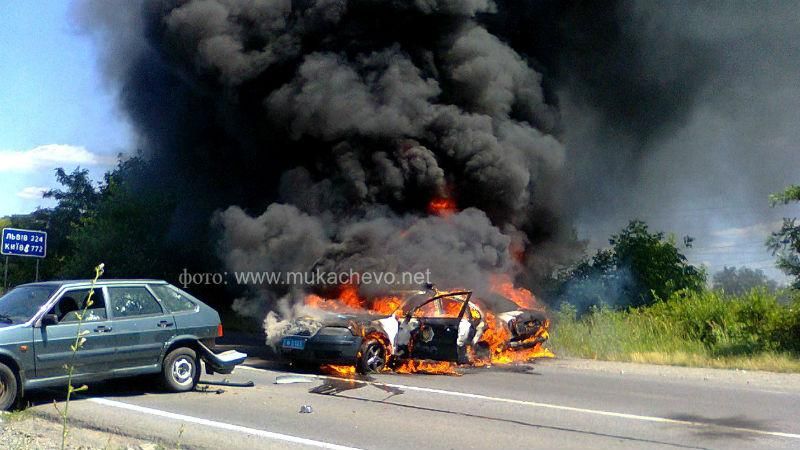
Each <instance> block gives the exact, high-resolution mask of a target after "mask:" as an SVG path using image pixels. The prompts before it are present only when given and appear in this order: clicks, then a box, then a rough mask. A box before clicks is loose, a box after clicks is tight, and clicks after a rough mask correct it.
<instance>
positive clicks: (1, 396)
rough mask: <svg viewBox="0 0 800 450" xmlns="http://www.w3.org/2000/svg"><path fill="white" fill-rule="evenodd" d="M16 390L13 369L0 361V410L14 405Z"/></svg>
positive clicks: (5, 409)
mask: <svg viewBox="0 0 800 450" xmlns="http://www.w3.org/2000/svg"><path fill="white" fill-rule="evenodd" d="M18 392H19V390H18V389H17V377H16V375H14V371H13V370H11V369H10V368H9V367H8V366H6V365H5V364H3V363H0V411H8V410H9V409H11V408H12V407H13V406H14V404H15V403H16V401H17V394H18Z"/></svg>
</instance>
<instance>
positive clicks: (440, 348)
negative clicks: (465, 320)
mask: <svg viewBox="0 0 800 450" xmlns="http://www.w3.org/2000/svg"><path fill="white" fill-rule="evenodd" d="M469 296H470V293H468V292H457V293H450V294H443V295H439V296H436V297H433V298H432V299H430V300H429V301H427V302H425V303H423V304H421V305H420V306H419V307H417V308H416V309H414V310H413V311H411V313H410V317H409V320H411V321H417V322H418V326H417V327H415V330H414V331H413V332H412V333H411V340H410V344H409V354H410V356H411V358H414V359H431V360H435V361H458V360H459V349H458V327H459V324H460V322H461V319H462V317H463V316H464V314H465V310H466V309H467V304H468V301H469Z"/></svg>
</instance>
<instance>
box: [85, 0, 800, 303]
mask: <svg viewBox="0 0 800 450" xmlns="http://www.w3.org/2000/svg"><path fill="white" fill-rule="evenodd" d="M656 8H658V9H657V10H656ZM76 14H77V15H78V17H79V18H80V20H81V22H82V23H83V24H84V25H85V27H86V28H87V29H88V30H89V31H90V32H92V33H94V35H95V36H96V37H97V42H99V43H100V45H101V47H102V48H103V49H104V59H103V64H104V67H105V73H106V74H107V77H108V80H109V82H110V83H111V85H112V86H113V87H114V88H115V89H116V91H117V92H118V93H119V96H120V102H121V104H122V106H123V108H124V110H125V112H126V114H127V115H128V116H129V117H130V119H131V121H132V123H133V124H134V126H135V127H136V130H137V132H138V137H139V139H140V143H139V146H140V148H142V149H144V151H145V152H146V153H147V155H148V156H149V157H150V158H151V160H152V161H153V162H154V166H155V167H158V168H159V169H158V170H156V173H154V174H153V180H154V181H153V182H159V183H164V182H168V183H171V184H172V185H175V186H178V187H179V188H180V190H181V192H183V193H184V194H185V196H186V200H185V201H184V203H185V205H182V208H183V209H182V210H183V211H187V210H188V211H192V213H193V215H194V216H193V217H196V218H197V220H196V222H198V223H200V224H202V226H206V225H207V224H208V223H209V219H210V218H211V217H212V216H213V217H214V221H213V223H214V226H215V227H217V229H218V230H220V233H221V238H220V239H219V240H217V241H215V243H214V245H213V246H211V245H209V244H208V243H207V242H199V241H198V240H197V239H198V238H197V236H195V235H192V234H191V233H189V234H188V235H187V240H190V241H191V242H192V243H193V244H196V245H209V246H210V247H213V248H215V251H216V252H217V254H218V256H219V257H220V258H221V260H222V261H223V263H224V264H225V266H226V267H227V268H231V269H235V270H258V271H263V270H288V269H289V268H292V269H295V268H296V269H297V270H310V269H312V268H314V267H325V268H327V269H330V270H342V269H349V268H354V269H364V270H366V269H380V270H414V269H416V268H421V267H425V268H430V269H431V270H432V271H433V272H434V281H436V282H438V283H441V284H445V285H448V284H449V285H466V286H467V287H473V288H480V285H481V281H482V280H485V279H486V277H487V276H488V275H489V274H491V273H506V274H511V275H515V276H517V281H519V282H522V283H523V284H525V285H526V286H527V287H532V288H534V289H535V288H537V287H538V285H537V283H538V281H539V280H541V279H542V278H543V277H545V276H547V275H548V274H550V273H551V271H552V270H553V268H554V267H555V266H556V265H557V264H559V263H562V262H564V261H568V260H570V258H572V257H574V256H575V255H576V253H579V252H580V251H581V250H582V244H581V243H580V242H579V241H578V240H577V239H576V235H575V232H574V230H573V227H572V224H573V223H574V220H575V218H577V219H578V220H580V225H581V226H582V228H584V229H587V228H588V229H589V234H590V235H592V234H593V233H594V234H593V235H594V236H607V235H608V234H610V233H611V232H614V231H616V229H617V227H616V225H617V224H616V223H615V225H614V227H613V228H609V227H608V224H607V222H608V221H613V220H616V218H619V217H624V218H625V219H629V218H632V217H634V216H636V215H639V212H641V211H642V205H658V206H655V207H654V208H651V210H652V209H659V207H660V206H662V205H663V206H664V207H671V208H679V207H683V206H685V205H686V204H687V203H689V204H692V203H693V202H694V203H697V204H702V202H703V201H705V200H708V199H715V198H717V197H714V196H715V195H721V194H724V193H728V192H730V191H733V192H742V191H744V190H747V188H748V187H749V186H752V185H754V184H758V185H759V186H760V188H759V189H760V190H759V195H761V194H760V192H761V191H764V190H765V189H766V190H769V189H773V188H772V187H769V188H765V187H764V186H765V185H768V184H769V183H765V182H764V177H766V175H768V174H769V173H770V172H772V173H774V172H775V171H770V170H768V169H764V170H761V171H754V172H751V173H750V174H749V175H748V177H751V178H752V179H747V180H744V182H742V183H741V186H739V185H737V186H732V181H731V176H730V174H731V173H737V172H738V173H741V172H745V171H746V170H744V169H745V168H746V167H747V166H748V165H750V164H751V163H753V161H752V159H753V158H752V155H754V154H757V153H758V152H749V153H748V149H747V148H745V147H744V146H734V147H735V148H734V150H731V148H729V147H726V146H724V145H720V144H719V142H718V141H714V140H713V139H709V136H710V135H713V130H714V129H717V130H718V129H720V125H719V123H722V122H720V121H721V120H722V121H723V122H724V120H723V119H722V118H721V117H723V116H725V115H726V114H728V115H729V117H735V118H736V120H735V121H734V123H739V124H742V126H743V130H750V131H755V133H754V134H752V133H751V135H758V136H759V137H760V138H761V137H763V138H764V139H762V141H763V140H766V139H767V138H768V136H766V134H769V132H767V131H764V130H774V129H775V128H776V127H777V125H776V124H779V123H788V122H787V120H786V119H780V118H779V117H775V115H776V113H775V112H774V111H771V110H770V109H769V108H767V107H766V106H765V105H766V104H765V103H764V102H761V103H759V100H760V99H762V98H766V96H762V95H761V94H762V93H764V92H766V91H767V86H768V85H769V83H766V82H763V80H764V78H763V77H759V76H757V75H754V74H753V73H751V72H752V71H753V70H756V68H759V67H760V68H761V69H763V68H765V67H771V65H775V67H778V68H779V69H780V70H782V71H784V69H785V71H784V72H781V73H785V74H787V77H786V78H779V79H777V80H773V81H775V82H777V85H780V86H788V80H790V79H792V78H791V77H788V74H789V73H794V74H796V69H798V68H800V67H798V66H799V65H798V64H797V56H798V54H797V49H796V48H793V47H791V46H789V45H788V44H786V43H787V42H797V41H798V39H797V38H800V36H795V38H796V39H788V40H787V39H786V38H787V36H792V35H793V34H797V31H796V27H795V28H792V27H790V26H788V24H789V23H792V17H796V13H793V12H792V11H791V8H784V7H781V6H779V5H772V6H770V7H768V8H765V9H764V13H763V14H762V15H761V16H760V17H758V18H750V17H751V16H752V15H751V14H750V13H749V12H748V11H746V10H744V9H742V6H741V5H739V6H737V5H727V6H726V5H716V6H714V5H694V4H687V5H683V4H681V5H678V4H676V5H672V4H670V5H659V6H648V5H634V4H631V3H628V2H623V1H620V2H614V3H613V4H612V5H607V4H603V5H601V4H599V3H591V2H589V3H587V2H561V1H523V2H519V1H510V0H495V1H490V0H465V1H455V0H414V1H400V0H392V1H382V0H302V1H301V0H295V1H291V0H263V1H243V0H191V1H177V0H163V1H155V0H152V1H151V0H148V1H142V2H126V3H125V4H124V5H122V6H120V5H114V6H113V7H112V6H110V4H109V3H108V2H100V1H98V2H91V1H87V2H82V3H81V4H80V5H79V7H78V8H77V9H76ZM707 25H708V26H707ZM793 30H794V31H793ZM770 42H772V43H773V44H770ZM776 43H777V44H776ZM762 48H769V49H770V51H769V52H766V53H765V52H763V51H760V50H761V49H762ZM780 52H783V54H784V55H786V56H787V58H786V59H785V60H782V61H778V60H776V57H777V56H776V55H777V54H778V53H780ZM753 80H756V81H757V82H754V81H753ZM759 80H761V81H759ZM767 81H769V80H767ZM738 89H753V90H752V91H751V92H753V94H752V96H750V97H749V99H750V100H754V101H753V102H752V104H753V105H755V107H757V108H761V109H759V111H760V114H763V116H764V119H763V120H760V121H758V123H754V124H749V125H747V124H744V123H742V121H743V119H742V118H743V117H749V115H745V114H743V113H742V112H741V109H742V108H746V106H745V102H744V101H743V100H742V99H743V98H744V97H742V96H741V91H740V90H738ZM787 89H788V87H787ZM787 92H790V94H791V95H789V96H786V97H785V98H783V99H780V101H779V103H780V105H782V106H781V108H779V109H778V114H779V113H780V112H785V111H787V108H788V107H789V106H791V104H792V102H795V103H798V99H800V95H797V91H796V89H794V90H787ZM797 110H798V109H797V108H795V109H794V111H795V115H796V111H797ZM737 121H738V122H737ZM715 124H716V125H715ZM724 127H727V128H735V127H736V125H731V124H730V123H725V125H724V126H723V128H724ZM734 131H735V130H734ZM742 133H744V131H742V132H741V133H739V132H736V133H735V134H734V135H733V137H734V138H736V137H737V136H738V135H739V134H742ZM758 140H759V139H755V138H751V139H749V140H746V141H747V142H749V143H750V144H753V145H754V146H757V145H759V142H753V141H758ZM789 148H790V146H788V145H787V146H784V147H781V149H779V150H776V152H777V153H776V156H778V157H777V158H776V159H775V161H774V164H773V162H771V163H770V164H773V166H770V167H773V168H775V167H783V168H784V170H783V172H785V171H786V170H785V168H786V167H797V163H798V162H800V161H797V157H796V156H792V153H791V152H790V151H789V150H788V149H789ZM731 151H732V152H733V153H732V154H729V153H726V152H731ZM795 153H798V152H795ZM697 155H700V156H697ZM731 155H733V157H731ZM759 160H761V159H759ZM693 164H699V166H698V167H702V168H705V169H707V170H708V175H707V176H705V175H706V174H703V173H699V174H698V173H697V170H694V169H692V168H693V167H695V166H693ZM687 167H688V169H687ZM720 167H723V168H724V170H722V169H720ZM654 168H658V170H655V169H654ZM783 172H781V173H783ZM762 175H764V176H763V177H762ZM787 176H788V175H787ZM689 177H691V178H692V180H693V181H692V184H689V185H686V184H687V180H688V179H689ZM777 178H780V179H781V181H780V182H781V183H782V182H783V179H782V178H785V177H777ZM697 179H701V180H704V182H705V183H707V184H704V185H703V186H700V187H697V182H696V181H694V180H697ZM165 180H167V181H165ZM714 182H718V183H720V186H727V187H728V188H725V187H720V186H712V185H711V184H712V183H714ZM726 183H727V184H726ZM771 183H775V180H771ZM775 190H777V189H775ZM444 196H449V197H451V198H452V199H454V200H455V201H456V203H457V205H458V207H459V209H461V210H462V211H461V212H460V213H457V214H454V215H451V216H448V217H436V216H431V215H430V214H429V212H428V203H429V202H430V200H431V199H433V198H437V197H444ZM712 201H717V200H712ZM645 219H647V217H645ZM656 226H657V227H659V224H656ZM661 228H667V229H675V228H674V227H670V224H668V223H666V224H664V225H662V226H661ZM678 231H681V232H682V231H683V230H682V229H679V230H678ZM192 239H194V241H192ZM512 255H513V257H512ZM292 295H293V294H292V293H290V292H286V290H285V289H282V288H271V289H267V288H262V289H259V290H257V292H251V293H249V298H258V299H259V302H260V305H262V306H259V308H261V307H263V305H270V304H274V303H275V302H276V301H278V299H279V298H283V299H285V300H284V301H285V302H287V303H285V304H284V307H285V308H291V304H290V301H289V300H286V299H288V298H290V297H291V296H292ZM287 296H288V297H287ZM245 304H246V305H250V306H252V304H253V303H252V302H251V303H242V302H240V306H241V307H243V308H244V306H242V305H245ZM248 307H249V306H248Z"/></svg>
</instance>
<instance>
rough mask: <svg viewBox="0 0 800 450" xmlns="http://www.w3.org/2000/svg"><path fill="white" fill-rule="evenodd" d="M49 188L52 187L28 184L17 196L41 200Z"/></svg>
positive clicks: (24, 198)
mask: <svg viewBox="0 0 800 450" xmlns="http://www.w3.org/2000/svg"><path fill="white" fill-rule="evenodd" d="M48 190H50V188H47V187H43V186H28V187H26V188H22V190H21V191H19V192H17V197H19V198H21V199H23V200H40V199H41V198H42V194H44V193H45V192H47V191H48Z"/></svg>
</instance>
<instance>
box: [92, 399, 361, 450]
mask: <svg viewBox="0 0 800 450" xmlns="http://www.w3.org/2000/svg"><path fill="white" fill-rule="evenodd" d="M87 400H88V401H90V402H94V403H99V404H101V405H105V406H111V407H114V408H120V409H127V410H129V411H135V412H138V413H143V414H149V415H151V416H158V417H164V418H167V419H174V420H181V421H184V422H189V423H194V424H197V425H203V426H206V427H212V428H219V429H221V430H227V431H235V432H237V433H245V434H251V435H254V436H259V437H263V438H267V439H275V440H278V441H284V442H292V443H295V444H303V445H308V446H310V447H317V448H326V449H331V450H360V449H358V448H356V447H347V446H344V445H338V444H331V443H329V442H323V441H315V440H313V439H306V438H302V437H298V436H291V435H288V434H281V433H275V432H272V431H266V430H259V429H257V428H249V427H243V426H241V425H233V424H230V423H224V422H216V421H214V420H208V419H202V418H200V417H194V416H185V415H183V414H176V413H171V412H167V411H161V410H160V409H154V408H147V407H145V406H139V405H132V404H130V403H124V402H118V401H116V400H109V399H106V398H89V399H87Z"/></svg>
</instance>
